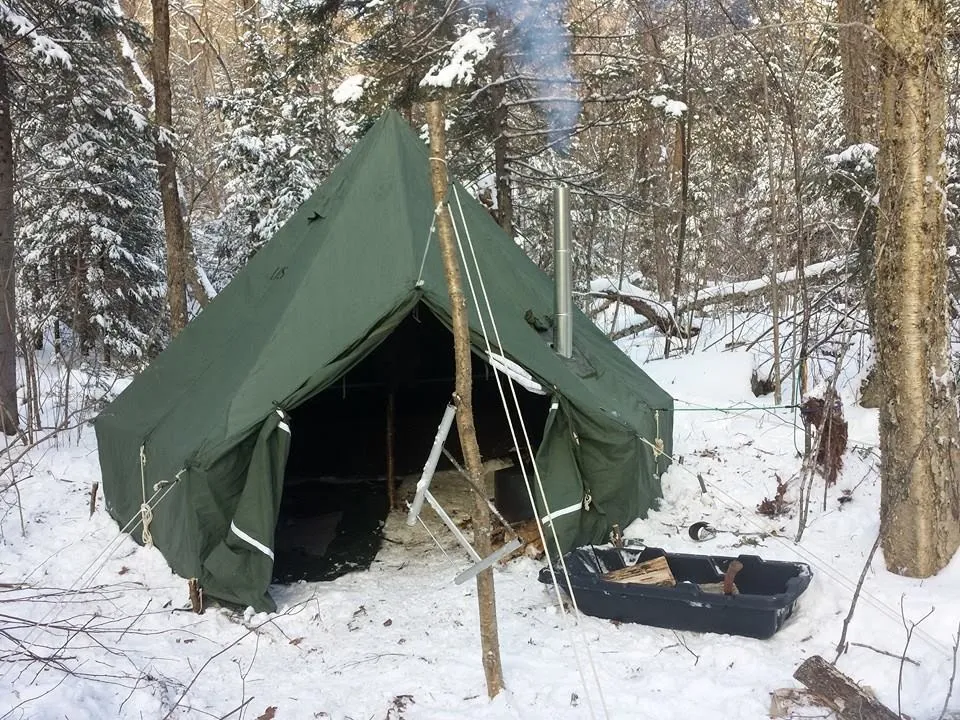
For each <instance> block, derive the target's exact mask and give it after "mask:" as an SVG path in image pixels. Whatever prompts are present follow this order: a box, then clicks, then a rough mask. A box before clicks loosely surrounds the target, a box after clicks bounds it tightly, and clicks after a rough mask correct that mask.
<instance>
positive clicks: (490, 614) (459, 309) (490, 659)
mask: <svg viewBox="0 0 960 720" xmlns="http://www.w3.org/2000/svg"><path fill="white" fill-rule="evenodd" d="M427 127H428V128H429V130H430V180H431V182H432V184H433V199H434V202H435V203H436V206H437V238H438V240H439V246H440V255H441V257H442V258H443V268H444V271H445V274H446V276H447V290H448V292H449V293H450V315H451V324H452V326H453V353H454V360H455V370H456V382H455V388H456V395H457V400H458V405H457V431H458V432H459V434H460V447H461V449H462V450H463V459H464V464H465V465H466V470H467V475H468V477H469V479H470V481H471V482H472V483H473V484H474V485H476V486H477V487H482V486H483V463H482V461H481V458H480V447H479V445H478V444H477V433H476V428H475V427H474V424H473V401H472V397H473V388H472V377H471V366H470V326H469V323H468V321H467V300H466V297H465V296H464V294H463V288H462V286H461V283H460V265H459V263H458V262H457V254H456V250H455V248H454V238H453V224H452V221H451V219H450V213H449V211H448V210H447V204H446V203H447V184H448V180H447V148H446V138H445V136H444V132H443V127H444V124H443V108H442V106H441V104H440V102H439V101H434V102H430V103H427ZM473 532H474V537H473V544H474V548H475V549H476V551H477V553H478V554H479V555H480V557H486V556H487V555H489V554H490V553H491V552H492V550H493V545H492V542H491V539H490V532H491V527H490V509H489V508H488V507H487V503H486V501H485V499H484V498H483V497H480V496H479V495H477V496H476V506H475V508H474V511H473ZM477 602H478V604H479V610H480V648H481V651H482V654H483V672H484V674H485V675H486V678H487V694H488V695H489V696H490V697H491V698H493V697H496V695H497V694H498V693H499V692H500V690H501V689H502V688H503V668H502V666H501V663H500V638H499V636H498V632H497V603H496V596H495V594H494V587H493V571H492V570H490V569H487V570H484V571H482V572H481V573H480V574H479V575H477Z"/></svg>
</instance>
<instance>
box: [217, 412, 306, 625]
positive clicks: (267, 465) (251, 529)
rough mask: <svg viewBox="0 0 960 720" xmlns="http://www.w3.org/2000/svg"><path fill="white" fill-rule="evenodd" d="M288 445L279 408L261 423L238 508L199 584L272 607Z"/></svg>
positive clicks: (226, 596)
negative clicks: (275, 548) (276, 536)
mask: <svg viewBox="0 0 960 720" xmlns="http://www.w3.org/2000/svg"><path fill="white" fill-rule="evenodd" d="M289 450H290V418H289V417H288V416H287V414H286V413H285V412H283V411H282V410H280V409H279V408H278V409H277V410H276V411H275V412H272V413H270V415H269V416H268V417H267V419H266V420H264V422H263V425H262V426H261V428H260V434H259V435H258V437H257V441H256V444H255V445H254V448H253V454H252V456H251V458H250V466H249V468H248V469H247V474H246V480H245V484H244V488H243V492H242V493H241V495H240V501H239V502H238V503H237V509H236V510H235V511H234V513H233V518H231V520H230V526H229V528H228V529H227V531H226V536H225V537H224V538H223V540H222V541H221V542H220V543H219V544H218V545H217V546H216V547H215V548H214V549H213V551H212V552H211V553H210V554H209V555H208V556H207V558H206V560H204V561H203V569H202V571H201V578H200V581H201V585H202V586H203V588H204V591H205V592H207V593H209V594H210V595H212V596H214V597H216V598H218V599H221V600H225V601H227V602H233V603H237V604H239V605H243V606H247V605H250V606H252V607H253V608H254V609H255V610H259V611H269V612H273V611H274V610H276V604H275V603H274V601H273V599H272V598H271V597H270V595H269V594H268V592H267V588H268V587H269V585H270V579H271V577H272V575H273V537H274V531H275V528H276V525H277V516H278V515H279V512H280V497H281V494H282V492H283V473H284V468H285V467H286V464H287V454H288V452H289Z"/></svg>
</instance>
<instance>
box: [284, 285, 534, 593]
mask: <svg viewBox="0 0 960 720" xmlns="http://www.w3.org/2000/svg"><path fill="white" fill-rule="evenodd" d="M472 376H473V411H474V419H475V425H476V430H477V440H478V443H479V446H480V452H481V454H482V456H483V458H484V459H485V460H487V459H493V458H506V457H509V458H510V459H511V460H512V461H513V463H514V465H513V467H512V468H510V469H508V470H503V471H500V472H498V473H497V493H496V503H497V505H498V507H499V509H500V510H501V512H503V514H504V516H505V517H506V518H507V519H508V520H510V521H515V520H521V519H525V518H526V517H529V516H530V514H531V510H530V506H529V501H528V500H527V495H526V488H525V486H524V483H523V479H522V473H521V470H520V468H519V462H520V456H519V455H518V453H517V451H516V449H515V448H514V445H513V441H512V439H511V436H510V430H509V425H508V423H507V419H506V416H505V413H504V409H503V402H502V400H501V397H500V392H499V390H498V388H497V382H496V378H495V373H494V371H493V369H492V368H491V367H490V366H489V364H488V363H487V362H486V361H485V360H484V359H483V358H481V357H478V356H477V355H476V354H474V355H473V363H472ZM501 383H502V384H503V387H504V391H505V393H506V396H507V400H508V405H510V407H511V414H512V416H513V419H514V427H515V428H516V429H517V432H518V439H519V441H520V444H521V446H523V444H524V443H523V439H522V436H520V435H519V421H518V420H517V418H516V410H515V408H513V402H512V397H511V395H510V391H509V388H508V387H507V384H506V380H505V378H503V377H502V376H501ZM515 387H516V388H517V399H518V400H519V403H520V408H521V412H522V413H523V419H524V423H525V424H526V428H527V432H528V435H529V437H530V442H531V445H532V446H533V450H534V453H535V452H536V449H537V447H538V446H539V444H540V441H541V439H542V433H543V429H544V423H545V422H546V417H547V412H548V410H549V404H550V398H549V396H546V395H538V394H535V393H532V392H529V391H527V390H525V389H523V388H522V387H520V386H519V385H515ZM453 389H454V358H453V336H452V334H451V333H450V331H449V330H448V329H447V328H446V327H445V326H444V325H443V324H442V323H441V322H440V321H439V320H438V319H437V318H436V317H435V316H434V315H433V314H432V313H431V312H430V311H429V310H428V309H427V308H426V306H424V305H422V304H421V305H418V306H417V307H416V308H415V309H414V310H413V312H411V313H410V315H408V316H407V317H406V318H405V319H404V320H403V321H402V322H401V323H400V325H399V326H398V327H397V329H396V330H395V331H394V332H393V333H392V334H391V335H390V336H389V337H388V338H387V339H386V340H385V341H384V342H382V343H381V344H380V345H379V346H378V347H377V348H376V349H375V350H374V351H373V352H372V353H371V354H370V355H368V356H367V357H366V358H364V360H362V361H361V362H360V363H359V364H357V365H356V366H355V367H354V368H352V369H351V370H350V371H348V372H347V373H346V374H345V375H344V376H343V377H341V378H340V379H339V380H338V381H337V382H336V383H334V384H333V385H332V386H331V387H328V388H327V389H325V390H323V391H322V392H320V393H318V394H317V395H315V396H313V397H312V398H310V399H309V400H307V401H306V402H304V403H303V404H301V405H300V406H299V407H297V408H295V409H293V410H292V412H291V416H292V418H291V419H292V423H291V426H292V429H293V432H292V435H291V446H290V454H289V458H288V460H287V469H286V477H285V480H284V489H283V499H282V502H281V507H280V517H279V519H278V522H277V530H276V538H275V552H276V559H275V561H274V579H275V580H276V581H278V582H292V581H296V580H327V579H332V578H334V577H338V576H339V575H342V574H343V573H345V572H349V571H350V570H354V569H361V568H365V567H369V565H370V563H371V562H372V561H373V558H374V557H375V556H376V554H377V552H378V550H379V548H380V544H381V542H382V529H383V525H384V523H385V521H386V517H387V514H388V512H389V501H388V496H387V482H386V477H387V473H388V455H391V454H392V458H393V473H394V475H395V476H396V477H398V478H399V477H401V476H404V475H407V476H409V475H416V476H417V477H419V474H420V472H421V471H422V470H423V466H424V463H425V462H426V460H427V456H428V455H429V453H430V449H431V446H432V445H433V440H434V437H435V436H436V433H437V427H438V426H439V424H440V420H441V418H442V416H443V412H444V408H445V407H446V405H447V403H448V402H449V400H450V398H451V394H452V392H453ZM391 417H392V419H391ZM388 428H389V432H388ZM388 435H392V442H391V443H389V445H390V446H392V453H388ZM445 447H446V449H447V450H448V451H449V452H450V454H451V455H453V456H454V457H455V458H456V460H457V462H458V463H460V464H462V456H461V452H460V439H459V436H458V433H457V426H456V424H454V425H453V427H452V429H451V431H450V434H449V436H448V438H447V442H446V445H445ZM526 455H527V453H526V452H524V453H523V457H524V458H525V460H526V465H527V467H528V469H529V458H527V457H526ZM452 467H453V465H452V463H451V462H450V461H449V460H448V459H447V458H445V457H441V459H440V463H439V464H438V467H437V469H438V470H444V469H450V468H452ZM466 487H467V485H466V483H464V488H466ZM409 493H412V487H411V489H410V490H409V491H408V494H409ZM403 500H404V498H403V497H399V495H398V503H399V505H400V507H401V508H405V507H406V504H405V503H404V502H403Z"/></svg>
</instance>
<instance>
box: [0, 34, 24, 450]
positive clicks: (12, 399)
mask: <svg viewBox="0 0 960 720" xmlns="http://www.w3.org/2000/svg"><path fill="white" fill-rule="evenodd" d="M9 72H10V67H9V63H8V60H7V55H6V52H5V51H4V49H3V47H0V432H3V433H4V434H6V435H16V433H17V430H18V429H19V426H20V412H19V409H18V408H17V296H16V280H17V274H16V268H15V266H14V258H15V252H14V236H13V233H14V212H15V210H14V204H13V187H14V163H13V118H12V117H11V116H10V82H9V80H10V78H9Z"/></svg>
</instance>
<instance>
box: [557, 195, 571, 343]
mask: <svg viewBox="0 0 960 720" xmlns="http://www.w3.org/2000/svg"><path fill="white" fill-rule="evenodd" d="M553 281H554V289H555V297H554V315H555V317H554V326H553V333H554V335H553V347H554V350H556V351H557V353H559V354H560V355H562V356H563V357H566V358H568V357H571V356H572V355H573V272H572V262H571V253H570V188H569V187H567V186H566V185H558V186H557V187H555V188H554V190H553Z"/></svg>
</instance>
